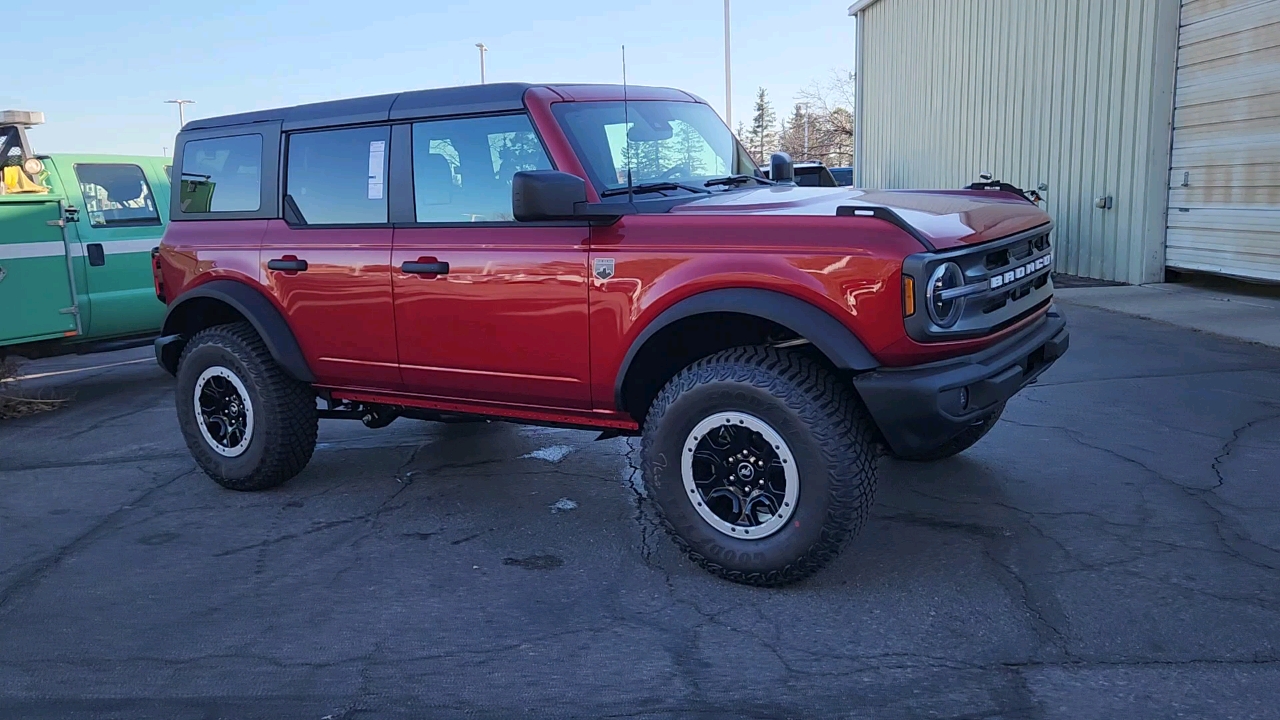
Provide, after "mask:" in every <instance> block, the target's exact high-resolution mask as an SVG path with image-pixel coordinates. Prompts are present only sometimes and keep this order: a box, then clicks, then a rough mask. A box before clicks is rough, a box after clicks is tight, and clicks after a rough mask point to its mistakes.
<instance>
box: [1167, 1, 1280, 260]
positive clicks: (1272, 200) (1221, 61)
mask: <svg viewBox="0 0 1280 720" xmlns="http://www.w3.org/2000/svg"><path fill="white" fill-rule="evenodd" d="M1178 46H1179V49H1178V83H1177V95H1176V100H1175V108H1176V109H1175V112H1174V129H1173V163H1172V165H1173V167H1172V170H1171V171H1170V175H1169V233H1168V241H1167V250H1166V257H1165V264H1166V265H1167V266H1168V267H1171V268H1179V269H1185V270H1200V271H1206V272H1212V273H1220V274H1223V275H1234V276H1239V277H1245V278H1255V279H1261V280H1274V281H1280V0H1183V3H1182V30H1181V33H1180V35H1179V41H1178Z"/></svg>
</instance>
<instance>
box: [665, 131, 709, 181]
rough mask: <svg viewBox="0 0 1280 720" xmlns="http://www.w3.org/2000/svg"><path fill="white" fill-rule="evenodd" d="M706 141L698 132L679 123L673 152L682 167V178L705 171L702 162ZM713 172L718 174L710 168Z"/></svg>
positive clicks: (703, 162) (704, 163)
mask: <svg viewBox="0 0 1280 720" xmlns="http://www.w3.org/2000/svg"><path fill="white" fill-rule="evenodd" d="M706 145H707V143H706V141H704V140H703V139H702V136H701V135H699V134H698V131H696V130H694V129H693V128H692V127H690V126H689V125H687V124H685V123H679V125H678V126H677V127H676V132H675V150H676V157H677V162H678V163H679V164H681V165H683V166H684V177H694V176H696V175H702V174H704V173H705V172H706V171H707V168H706V167H705V165H706V162H705V161H704V155H703V153H704V150H705V148H706ZM712 171H713V172H719V170H718V169H716V168H712Z"/></svg>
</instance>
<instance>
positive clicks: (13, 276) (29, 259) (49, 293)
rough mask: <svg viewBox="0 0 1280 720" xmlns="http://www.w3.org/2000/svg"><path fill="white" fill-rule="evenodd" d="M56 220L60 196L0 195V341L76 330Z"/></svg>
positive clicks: (59, 216) (59, 214)
mask: <svg viewBox="0 0 1280 720" xmlns="http://www.w3.org/2000/svg"><path fill="white" fill-rule="evenodd" d="M61 221H62V202H61V199H60V198H57V197H53V198H50V197H48V196H42V195H18V194H6V195H0V308H3V310H4V311H3V312H0V345H7V344H11V343H15V342H25V341H33V340H43V339H48V338H57V337H63V336H68V335H75V334H76V330H77V327H76V315H75V313H74V310H75V300H74V298H73V294H72V292H71V279H70V275H69V274H68V271H69V267H68V263H67V249H66V243H65V241H64V240H63V235H62V231H63V229H62V227H61V226H60V223H61ZM0 354H2V353H0Z"/></svg>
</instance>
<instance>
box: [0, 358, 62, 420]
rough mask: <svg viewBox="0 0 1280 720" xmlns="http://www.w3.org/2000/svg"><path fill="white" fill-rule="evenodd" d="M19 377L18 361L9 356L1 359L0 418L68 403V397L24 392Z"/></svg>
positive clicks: (37, 411)
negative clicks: (18, 380)
mask: <svg viewBox="0 0 1280 720" xmlns="http://www.w3.org/2000/svg"><path fill="white" fill-rule="evenodd" d="M17 377H18V363H17V362H15V361H13V360H12V359H8V358H5V359H0V420H8V419H11V418H18V417H23V416H25V415H35V414H36V413H42V412H48V411H50V410H57V409H58V408H60V407H62V406H63V405H65V404H66V403H67V398H53V397H42V396H40V395H29V394H27V393H24V392H23V391H22V388H20V387H19V386H18V383H17V382H16V381H15V379H16V378H17Z"/></svg>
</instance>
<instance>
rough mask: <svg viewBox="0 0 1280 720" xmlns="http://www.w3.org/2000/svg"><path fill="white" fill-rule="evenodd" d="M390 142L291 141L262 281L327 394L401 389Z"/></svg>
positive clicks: (350, 135) (314, 136)
mask: <svg viewBox="0 0 1280 720" xmlns="http://www.w3.org/2000/svg"><path fill="white" fill-rule="evenodd" d="M388 133H389V129H388V128H387V127H364V128H352V129H344V130H324V131H319V132H306V133H294V134H292V135H290V136H289V137H288V138H287V140H286V143H287V144H286V153H287V156H286V160H285V162H286V177H285V181H284V182H285V211H284V217H285V219H284V220H272V221H271V222H270V223H269V224H268V226H267V233H266V236H265V237H263V240H262V255H261V265H262V273H263V276H262V279H263V282H264V283H265V284H266V285H267V286H268V287H269V288H270V290H271V292H272V294H273V295H274V296H275V298H276V299H277V301H278V302H279V304H280V306H281V307H282V308H283V309H284V312H285V314H286V315H287V317H288V321H289V326H290V328H292V330H293V332H294V335H295V336H296V337H297V339H298V344H299V345H300V346H301V348H302V352H303V355H304V356H305V357H306V359H307V364H308V366H309V367H310V368H311V371H312V372H313V373H314V374H315V375H316V378H317V380H318V381H319V382H320V384H322V385H336V386H344V387H359V388H371V389H378V390H394V389H397V388H398V387H399V384H400V370H399V367H398V366H397V357H396V334H395V324H394V318H393V313H392V305H391V269H390V265H389V263H390V260H391V238H392V230H391V225H390V224H389V223H388V222H387V200H386V194H385V192H384V191H383V185H384V183H383V175H384V174H385V172H386V150H387V141H388ZM375 170H376V172H375ZM375 180H376V182H375Z"/></svg>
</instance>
